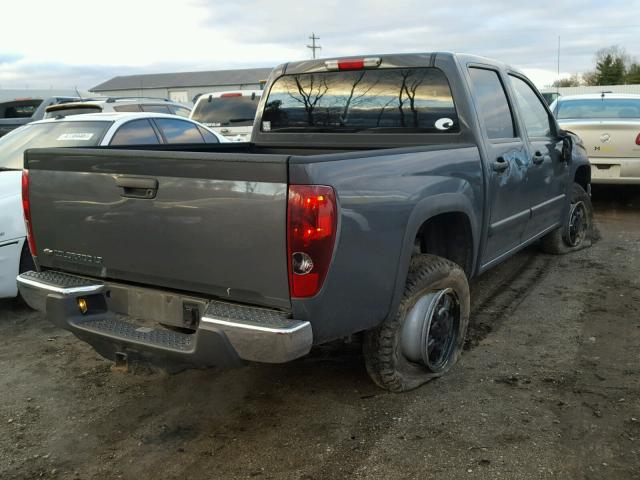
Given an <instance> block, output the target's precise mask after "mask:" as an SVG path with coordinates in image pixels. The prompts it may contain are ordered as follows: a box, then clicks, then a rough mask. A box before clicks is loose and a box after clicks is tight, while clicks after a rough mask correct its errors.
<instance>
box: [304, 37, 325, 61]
mask: <svg viewBox="0 0 640 480" xmlns="http://www.w3.org/2000/svg"><path fill="white" fill-rule="evenodd" d="M309 39H310V40H311V45H307V48H310V49H311V51H312V52H313V59H314V60H315V58H316V50H320V49H321V48H322V47H321V46H320V45H316V40H320V37H316V34H315V33H311V36H310V37H309Z"/></svg>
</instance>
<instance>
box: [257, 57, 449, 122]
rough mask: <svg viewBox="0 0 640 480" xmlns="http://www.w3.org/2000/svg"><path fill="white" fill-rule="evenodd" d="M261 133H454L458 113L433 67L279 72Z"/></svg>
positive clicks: (444, 83)
mask: <svg viewBox="0 0 640 480" xmlns="http://www.w3.org/2000/svg"><path fill="white" fill-rule="evenodd" d="M261 129H262V131H263V132H272V133H276V132H295V131H309V132H321V133H322V132H331V133H356V132H363V131H369V132H371V131H373V132H380V133H456V132H459V131H460V126H459V124H458V116H457V113H456V108H455V105H454V101H453V96H452V94H451V90H450V88H449V83H448V82H447V78H446V76H445V74H444V73H443V72H442V71H441V70H439V69H437V68H390V69H387V68H385V69H377V70H354V71H339V72H319V73H305V74H299V75H285V76H282V77H280V78H279V79H277V80H276V81H275V82H274V84H273V86H272V87H271V90H270V92H269V97H268V99H267V102H266V106H265V110H264V112H263V116H262V125H261Z"/></svg>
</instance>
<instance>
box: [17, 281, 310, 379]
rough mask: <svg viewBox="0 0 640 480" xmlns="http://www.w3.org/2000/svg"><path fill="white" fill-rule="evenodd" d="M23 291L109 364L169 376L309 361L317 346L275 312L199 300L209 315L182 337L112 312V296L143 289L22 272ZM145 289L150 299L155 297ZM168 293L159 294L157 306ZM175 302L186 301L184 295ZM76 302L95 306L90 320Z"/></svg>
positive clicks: (304, 328) (301, 327)
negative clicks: (139, 364)
mask: <svg viewBox="0 0 640 480" xmlns="http://www.w3.org/2000/svg"><path fill="white" fill-rule="evenodd" d="M18 285H19V289H20V292H21V294H22V295H23V297H24V298H25V300H26V301H27V303H28V304H29V305H30V306H31V307H33V308H35V309H36V310H39V311H41V312H45V313H46V314H47V317H48V319H49V320H50V321H51V322H52V323H54V324H55V325H58V326H60V327H62V328H65V329H67V330H70V331H71V332H73V333H74V334H75V335H76V336H78V337H79V338H81V339H83V340H84V341H86V342H87V343H89V344H91V345H92V346H93V347H94V348H95V349H96V350H98V352H99V353H101V354H102V355H103V356H105V357H107V358H110V359H117V358H118V357H119V356H121V355H120V354H126V356H127V357H130V356H136V357H141V358H145V359H148V360H150V361H151V362H152V363H155V364H160V365H161V366H163V367H165V368H168V369H170V370H174V369H175V368H173V367H178V368H177V369H182V367H184V366H195V367H208V366H235V365H239V364H241V363H242V360H248V361H255V362H265V363H283V362H287V361H290V360H293V359H295V358H298V357H301V356H303V355H306V354H307V353H308V352H309V350H310V349H311V346H312V344H313V332H312V329H311V324H310V323H309V322H307V321H300V320H295V319H292V318H290V315H289V314H288V313H286V312H281V311H278V310H271V309H268V308H260V307H252V306H246V305H241V304H235V303H229V302H222V301H218V300H207V299H204V298H200V299H199V301H200V302H201V303H202V304H203V306H204V305H206V308H204V314H202V316H201V318H200V319H199V322H198V325H197V329H196V330H195V332H194V333H183V332H181V331H177V330H171V329H167V328H164V327H163V326H161V325H160V324H154V325H153V327H149V326H146V325H147V324H148V322H143V323H142V324H141V325H138V324H136V318H135V317H136V316H140V317H141V318H146V317H145V315H144V314H142V313H141V314H138V315H135V316H132V317H129V316H125V315H119V314H117V313H116V311H119V312H123V311H125V312H126V311H130V310H128V309H127V306H126V304H125V305H119V308H121V309H123V310H118V309H115V311H111V310H110V308H109V305H110V301H111V300H110V298H109V295H107V293H108V292H109V291H110V290H114V289H120V290H122V289H124V290H130V289H131V290H132V289H134V288H139V287H132V286H128V285H126V284H121V283H113V282H109V281H105V282H102V281H100V280H93V279H90V278H85V277H80V276H76V275H69V274H66V273H62V272H54V271H46V272H26V273H23V274H21V275H20V276H19V277H18ZM148 290H149V291H151V296H152V297H153V295H155V293H154V292H156V291H154V290H151V289H148ZM166 294H167V292H165V291H162V290H157V295H158V296H159V297H158V298H159V299H163V298H165V297H163V296H162V295H166ZM172 295H174V296H177V297H178V301H181V300H180V299H181V298H182V297H181V296H180V294H175V293H172ZM79 297H86V298H87V299H89V302H88V303H89V304H90V305H94V307H93V308H92V307H90V309H89V312H88V313H86V314H82V313H81V312H80V311H79V309H78V304H77V299H78V298H79ZM125 298H126V296H125ZM193 298H194V297H184V299H183V300H182V301H184V302H191V301H193ZM91 299H93V300H91ZM95 305H97V306H95ZM200 311H201V312H202V310H200ZM156 320H157V321H158V322H161V321H162V319H161V318H157V319H156ZM143 325H144V326H143Z"/></svg>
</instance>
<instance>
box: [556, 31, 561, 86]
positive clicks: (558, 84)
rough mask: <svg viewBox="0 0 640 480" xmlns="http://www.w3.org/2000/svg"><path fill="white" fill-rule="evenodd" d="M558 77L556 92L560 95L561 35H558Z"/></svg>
mask: <svg viewBox="0 0 640 480" xmlns="http://www.w3.org/2000/svg"><path fill="white" fill-rule="evenodd" d="M556 78H557V83H556V93H557V94H558V95H560V35H558V76H557V77H556Z"/></svg>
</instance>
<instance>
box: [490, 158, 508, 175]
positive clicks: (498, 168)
mask: <svg viewBox="0 0 640 480" xmlns="http://www.w3.org/2000/svg"><path fill="white" fill-rule="evenodd" d="M492 168H493V171H494V172H497V173H502V172H504V171H505V170H506V169H507V168H509V162H508V161H507V160H506V159H505V158H504V157H498V158H496V161H495V162H493V165H492Z"/></svg>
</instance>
